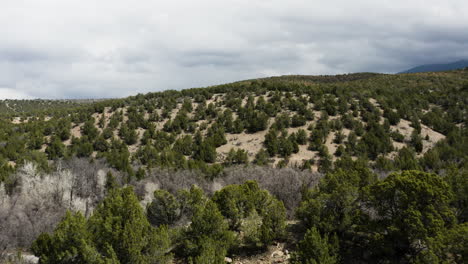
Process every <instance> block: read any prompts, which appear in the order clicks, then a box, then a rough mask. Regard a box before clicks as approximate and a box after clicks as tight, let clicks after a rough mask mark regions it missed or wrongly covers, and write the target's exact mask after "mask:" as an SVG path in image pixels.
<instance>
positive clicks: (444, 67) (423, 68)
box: [399, 60, 468, 73]
mask: <svg viewBox="0 0 468 264" xmlns="http://www.w3.org/2000/svg"><path fill="white" fill-rule="evenodd" d="M466 67H468V60H459V61H456V62H451V63H446V64H443V63H441V64H426V65H420V66H416V67H414V68H411V69H409V70H406V71H402V72H399V73H418V72H442V71H452V70H458V69H463V68H466Z"/></svg>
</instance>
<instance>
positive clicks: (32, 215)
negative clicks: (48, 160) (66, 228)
mask: <svg viewBox="0 0 468 264" xmlns="http://www.w3.org/2000/svg"><path fill="white" fill-rule="evenodd" d="M57 167H58V168H57V170H56V171H54V172H52V173H49V174H42V173H39V172H38V170H37V167H36V166H35V165H34V164H33V163H26V164H25V165H24V166H23V167H22V168H20V169H19V170H18V172H17V173H15V174H14V175H12V177H13V178H14V180H15V182H17V185H16V187H15V188H14V189H13V191H12V193H11V194H10V195H8V194H7V192H6V191H5V187H4V186H3V185H0V252H5V251H7V250H8V249H9V248H28V247H29V246H30V244H31V243H32V241H33V240H34V239H35V238H36V237H37V236H38V235H39V234H40V233H42V232H51V231H52V230H53V229H54V228H55V225H56V224H57V223H58V221H60V219H61V218H62V217H63V215H64V213H65V211H66V210H67V209H70V210H73V211H81V212H83V213H84V214H85V215H89V214H90V213H91V212H92V210H93V208H94V207H95V205H96V204H97V203H98V202H99V201H100V200H101V199H102V198H103V197H104V183H105V175H106V166H105V164H103V163H101V162H95V163H91V164H90V163H89V162H87V161H85V160H80V159H72V160H70V161H67V162H63V163H59V164H58V166H57Z"/></svg>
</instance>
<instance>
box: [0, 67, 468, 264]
mask: <svg viewBox="0 0 468 264" xmlns="http://www.w3.org/2000/svg"><path fill="white" fill-rule="evenodd" d="M49 106H50V107H49ZM467 106H468V70H467V69H465V70H455V71H448V72H437V73H434V72H429V73H415V74H397V75H388V74H373V73H357V74H345V75H336V76H300V75H291V76H281V77H270V78H261V79H254V80H245V81H239V82H235V83H230V84H225V85H218V86H212V87H206V88H193V89H186V90H181V91H172V90H171V91H164V92H156V93H148V94H138V95H135V96H131V97H128V98H122V99H112V100H100V101H84V102H81V101H46V100H32V101H28V100H22V101H16V100H7V101H1V102H0V107H2V109H4V111H3V110H2V113H1V114H0V247H1V246H3V245H6V246H5V248H7V247H13V248H26V249H28V250H31V251H33V252H34V253H35V254H36V255H37V256H40V257H41V261H44V262H43V263H66V262H67V258H66V257H64V256H67V255H66V254H71V253H70V252H75V255H73V256H71V257H73V258H75V259H78V260H79V261H78V262H80V261H81V262H80V263H107V262H112V263H117V262H116V261H120V262H121V263H130V262H132V261H136V262H138V263H140V262H141V263H154V262H156V263H165V261H167V260H168V259H171V258H172V257H175V259H177V260H180V261H182V262H184V263H188V261H193V263H222V262H223V261H224V256H227V255H229V256H238V257H239V258H240V259H242V258H243V257H244V259H242V260H243V261H244V260H245V258H247V259H248V257H249V254H267V253H265V252H269V253H268V256H269V257H268V258H267V259H269V260H270V257H271V256H273V255H274V254H273V253H274V252H273V253H272V252H270V251H271V250H273V251H274V249H272V248H271V246H272V245H274V243H277V244H276V245H277V248H280V247H281V252H280V253H281V254H283V255H281V256H282V259H283V260H284V261H286V260H288V261H291V262H292V263H315V262H307V261H310V260H311V259H313V260H314V261H316V262H317V263H336V262H341V263H344V262H346V260H351V259H352V260H356V261H355V262H354V261H352V262H353V263H366V262H367V263H376V262H377V261H381V260H382V259H383V261H384V262H383V263H408V262H413V261H421V262H423V263H424V261H429V260H430V259H432V260H435V263H437V262H438V261H439V260H440V261H442V260H444V261H445V260H446V259H447V258H448V259H449V260H452V261H455V260H456V262H457V263H462V262H458V261H459V255H460V254H462V253H460V252H463V247H462V248H461V249H460V247H457V246H456V245H455V243H454V241H457V240H458V239H459V237H457V234H467V233H468V226H467V225H466V224H464V223H465V222H466V219H468V213H467V212H468V211H467V204H468V197H467V193H468V182H467V178H468V177H467V173H468V163H467V156H468V151H467V150H468V130H467V129H466V124H467V121H468V115H467V109H468V107H467ZM401 171H404V172H401ZM392 173H393V174H392ZM389 174H391V175H392V176H389V177H387V176H388V175H389ZM248 180H255V181H248ZM246 181H247V182H246ZM233 184H235V185H233ZM239 184H240V185H239ZM122 186H133V188H134V189H132V188H131V187H127V188H121V187H122ZM195 186H198V187H195ZM285 186H286V187H285ZM52 187H54V188H52ZM197 188H198V189H197ZM156 189H161V190H159V191H156V192H155V190H156ZM264 189H266V190H267V191H264ZM399 193H403V194H404V197H403V196H402V197H403V198H401V197H393V195H396V194H399ZM51 194H53V195H51ZM380 194H382V196H381V195H380ZM103 201H104V202H103ZM123 201H128V203H127V202H123ZM392 201H393V202H392ZM395 201H398V203H401V204H394V203H395ZM426 201H431V202H430V203H429V204H428V203H427V202H426ZM138 203H140V204H143V205H144V206H145V207H144V210H142V209H141V208H140V207H138V206H137V207H138V208H139V209H135V206H134V204H138ZM147 205H148V207H146V206H147ZM236 206H238V207H236ZM233 207H236V208H233ZM203 208H206V209H203ZM66 210H71V211H73V212H81V213H82V214H84V216H83V215H81V214H80V213H76V214H75V213H68V214H66V217H65V218H64V219H63V221H62V222H61V224H60V225H58V226H57V229H56V230H55V233H52V231H54V228H55V227H56V224H57V223H58V222H59V221H60V219H61V218H62V217H63V216H64V215H65V212H66ZM161 210H162V211H163V213H164V217H163V218H161V216H160V214H161V212H162V211H161ZM93 212H94V213H93ZM127 212H132V213H131V215H126V214H127ZM388 212H391V213H392V214H394V215H392V216H389V215H388V214H389V213H388ZM112 214H125V216H123V215H119V216H118V217H117V216H116V215H112ZM132 217H135V219H133V218H132ZM112 219H113V220H112ZM116 219H120V220H118V221H124V220H123V219H132V221H134V222H131V223H130V222H129V223H124V222H122V223H120V222H119V223H117V222H112V221H117V220H116ZM406 219H409V221H410V222H411V223H409V222H408V223H407V221H406ZM286 220H289V222H287V221H286ZM109 221H110V222H109ZM129 221H130V220H129ZM135 223H138V224H135ZM413 223H414V225H413ZM20 224H21V225H24V227H23V228H17V227H18V225H20ZM127 224H128V228H129V229H125V228H124V229H119V230H118V231H116V233H115V234H111V233H109V228H108V227H109V226H113V225H115V226H119V228H120V227H121V226H126V225H127ZM108 225H109V226H108ZM205 225H206V228H205ZM209 225H215V226H209ZM296 225H297V226H296ZM406 225H409V226H406ZM130 226H135V229H132V228H130ZM77 228H78V229H77ZM306 230H308V231H307V232H306ZM408 230H409V231H408ZM133 231H134V232H135V233H133ZM18 232H19V233H18ZM42 232H49V233H50V235H42V236H40V237H39V238H38V239H37V240H36V238H37V237H38V236H39V234H40V233H42ZM73 232H76V234H77V235H79V236H78V237H80V240H79V241H81V242H80V243H81V244H80V243H78V244H76V243H75V242H73V239H74V238H73V236H72V235H70V237H68V236H67V235H66V234H68V233H72V234H75V233H73ZM100 232H101V233H100ZM106 232H107V233H106ZM118 232H120V233H118ZM213 232H218V233H213ZM392 232H393V233H392ZM463 232H464V233H463ZM200 234H206V237H205V238H206V239H200V238H198V237H199V235H200ZM136 238H141V239H143V240H144V242H142V241H143V240H142V241H140V242H141V243H140V242H135V241H133V240H132V241H133V242H129V241H130V240H131V239H136ZM302 238H304V240H303V242H300V243H299V242H298V241H300V240H302ZM2 239H3V240H2ZM125 239H130V240H129V241H127V240H125ZM5 241H6V242H5ZM32 241H36V242H35V243H34V244H31V243H32ZM122 241H123V242H122ZM235 241H237V242H235ZM83 243H84V244H83ZM119 243H120V244H119ZM122 243H123V244H122ZM126 243H127V244H126ZM128 243H130V244H131V245H132V246H134V247H135V248H131V247H128V250H127V249H126V248H127V246H123V245H128ZM144 243H146V244H144ZM139 246H141V247H140V248H138V247H139ZM67 247H71V248H72V249H70V248H67ZM283 247H284V248H283ZM158 248H160V249H163V251H158ZM286 248H288V249H289V250H291V249H294V250H296V252H297V253H295V254H293V255H291V256H290V257H291V258H289V255H288V253H287V252H286V251H285V250H284V249H286ZM311 248H314V250H315V248H317V250H319V251H314V250H312V249H311ZM465 249H466V248H465ZM0 250H1V249H0ZM269 250H270V251H269ZM278 250H279V249H278ZM61 252H68V253H66V254H65V253H63V254H62V253H61ZM76 252H78V253H76ZM138 252H139V253H138ZM258 252H263V253H258ZM275 252H276V251H275ZM447 252H448V253H449V254H448V253H447ZM270 253H271V254H270ZM280 253H278V254H280ZM465 253H466V252H465ZM308 254H309V255H308ZM98 255H99V256H100V257H102V259H100V260H99V261H102V262H99V261H97V262H90V259H89V258H91V257H92V256H94V257H96V256H98ZM156 255H157V256H158V257H157V258H156ZM217 255H218V257H219V256H220V255H222V259H221V260H219V259H217V260H216V261H214V262H207V260H206V259H210V256H211V257H213V258H214V257H215V256H217ZM245 255H247V257H246V256H245ZM286 256H288V257H286ZM1 257H2V256H1V254H0V261H1ZM152 257H154V259H152ZM55 258H57V259H60V258H62V259H61V261H62V262H60V261H59V260H57V259H55ZM271 258H272V257H271ZM156 259H157V260H156ZM46 260H47V261H48V262H47V261H46ZM68 260H69V259H68ZM137 260H138V261H137ZM423 260H424V261H423ZM158 261H159V262H158ZM271 261H273V260H271ZM462 261H463V258H462ZM449 262H450V261H449ZM246 263H248V262H246ZM415 263H416V262H415ZM418 263H420V262H418ZM428 263H430V262H428Z"/></svg>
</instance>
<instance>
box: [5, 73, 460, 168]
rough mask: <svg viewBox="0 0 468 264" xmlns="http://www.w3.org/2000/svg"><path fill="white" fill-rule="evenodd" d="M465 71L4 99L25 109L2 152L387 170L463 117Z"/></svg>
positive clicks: (12, 121) (11, 123) (131, 163)
mask: <svg viewBox="0 0 468 264" xmlns="http://www.w3.org/2000/svg"><path fill="white" fill-rule="evenodd" d="M467 76H468V74H467V71H453V72H444V73H423V74H414V75H382V74H369V73H361V74H349V75H337V76H282V77H272V78H264V79H258V80H249V81H242V82H237V83H232V84H226V85H220V86H214V87H208V88H195V89H187V90H182V91H165V92H158V93H149V94H146V95H142V94H139V95H137V96H132V97H128V98H125V99H116V100H104V101H100V102H92V103H90V102H73V101H55V102H54V101H38V100H33V101H12V100H9V101H5V102H4V104H7V105H8V107H10V108H12V107H13V106H17V107H18V108H17V109H18V110H15V111H12V112H13V113H10V114H8V112H7V115H5V113H4V115H5V117H4V118H3V122H2V127H1V132H2V133H1V134H0V141H1V142H3V143H2V144H3V145H4V148H2V150H1V151H0V161H2V162H3V163H4V164H22V163H23V162H24V160H25V159H26V160H27V159H33V160H37V161H39V162H40V163H41V164H47V162H46V160H54V159H61V158H70V157H73V156H78V157H94V158H103V159H106V160H107V161H108V162H109V163H110V164H111V165H112V166H114V167H115V168H117V169H119V170H125V171H128V172H129V173H132V170H133V169H134V168H135V166H137V167H139V166H144V167H174V168H194V167H202V168H204V170H208V169H209V168H211V167H214V168H216V169H214V168H213V170H215V172H214V173H218V172H217V171H219V170H221V168H222V166H229V165H230V164H244V163H255V164H262V165H264V164H270V165H273V166H280V167H284V166H294V167H299V168H312V169H313V170H320V171H327V170H328V169H330V168H331V167H333V166H332V165H333V164H332V163H333V161H335V160H337V159H338V158H340V157H348V156H349V157H352V158H358V157H361V158H364V157H365V158H366V159H368V160H369V162H370V163H371V164H373V166H377V167H378V168H379V169H386V170H388V169H390V168H394V167H395V166H396V168H398V167H400V166H402V165H399V163H398V158H399V157H400V156H401V155H412V156H414V157H415V159H416V158H421V159H422V158H424V155H425V154H426V153H428V154H427V155H429V154H431V153H432V151H429V150H431V149H433V147H435V146H437V143H439V145H443V144H444V142H445V143H447V141H446V140H445V139H446V137H447V136H448V135H449V134H450V132H453V131H459V130H460V129H462V128H463V123H464V122H466V104H467V102H466V100H467V99H466V98H468V96H466V95H468V94H467V93H468V91H467V79H468V78H467ZM41 102H42V103H41ZM47 104H50V105H51V108H50V109H47V107H45V105H47ZM38 105H41V107H38ZM34 108H36V109H38V110H37V111H36V112H35V111H33V110H32V109H34ZM21 112H22V113H21ZM124 157H127V158H124ZM442 158H445V157H442ZM126 160H128V162H123V161H126ZM214 165H216V166H214ZM382 166H383V168H382ZM388 166H390V167H388ZM424 166H428V165H424ZM430 166H433V165H430Z"/></svg>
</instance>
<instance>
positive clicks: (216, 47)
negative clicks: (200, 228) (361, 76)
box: [0, 0, 468, 98]
mask: <svg viewBox="0 0 468 264" xmlns="http://www.w3.org/2000/svg"><path fill="white" fill-rule="evenodd" d="M2 4H3V8H2V10H0V72H2V74H0V84H1V85H0V87H8V93H7V92H6V91H7V90H6V88H4V89H3V90H0V98H1V97H2V96H3V97H5V96H8V94H10V95H13V92H12V91H15V93H14V96H15V97H18V96H19V97H21V96H25V97H26V96H30V97H43V98H87V97H94V98H95V97H122V96H127V95H133V94H136V93H144V92H150V91H160V90H164V89H182V88H190V87H200V86H207V85H214V84H221V83H225V82H231V81H237V80H241V79H249V78H255V77H264V76H269V75H282V74H336V73H349V72H358V71H374V72H397V71H400V70H404V69H406V68H409V67H411V66H414V65H418V64H422V63H434V62H449V61H450V60H458V59H461V58H468V47H467V45H468V35H467V34H466V32H467V31H468V4H467V3H465V1H461V0H452V1H450V2H440V1H435V0H427V1H425V2H424V3H421V2H418V3H416V2H408V1H402V0H401V1H391V2H390V1H383V2H378V3H377V2H375V1H364V0H356V1H352V2H350V1H345V0H331V1H327V2H323V1H320V2H318V1H310V0H309V1H307V0H291V1H281V0H257V1H248V0H235V1H234V0H227V1H215V0H201V1H196V2H194V1H190V0H177V1H167V2H163V1H141V2H139V4H138V5H135V4H134V2H132V1H127V0H119V1H111V0H102V1H99V2H95V1H91V0H85V1H70V3H67V4H65V3H64V2H62V1H58V0H43V1H40V2H38V1H35V0H25V1H13V0H6V2H5V3H2ZM26 18H27V19H26ZM6 25H8V26H6ZM2 93H3V94H2Z"/></svg>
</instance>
